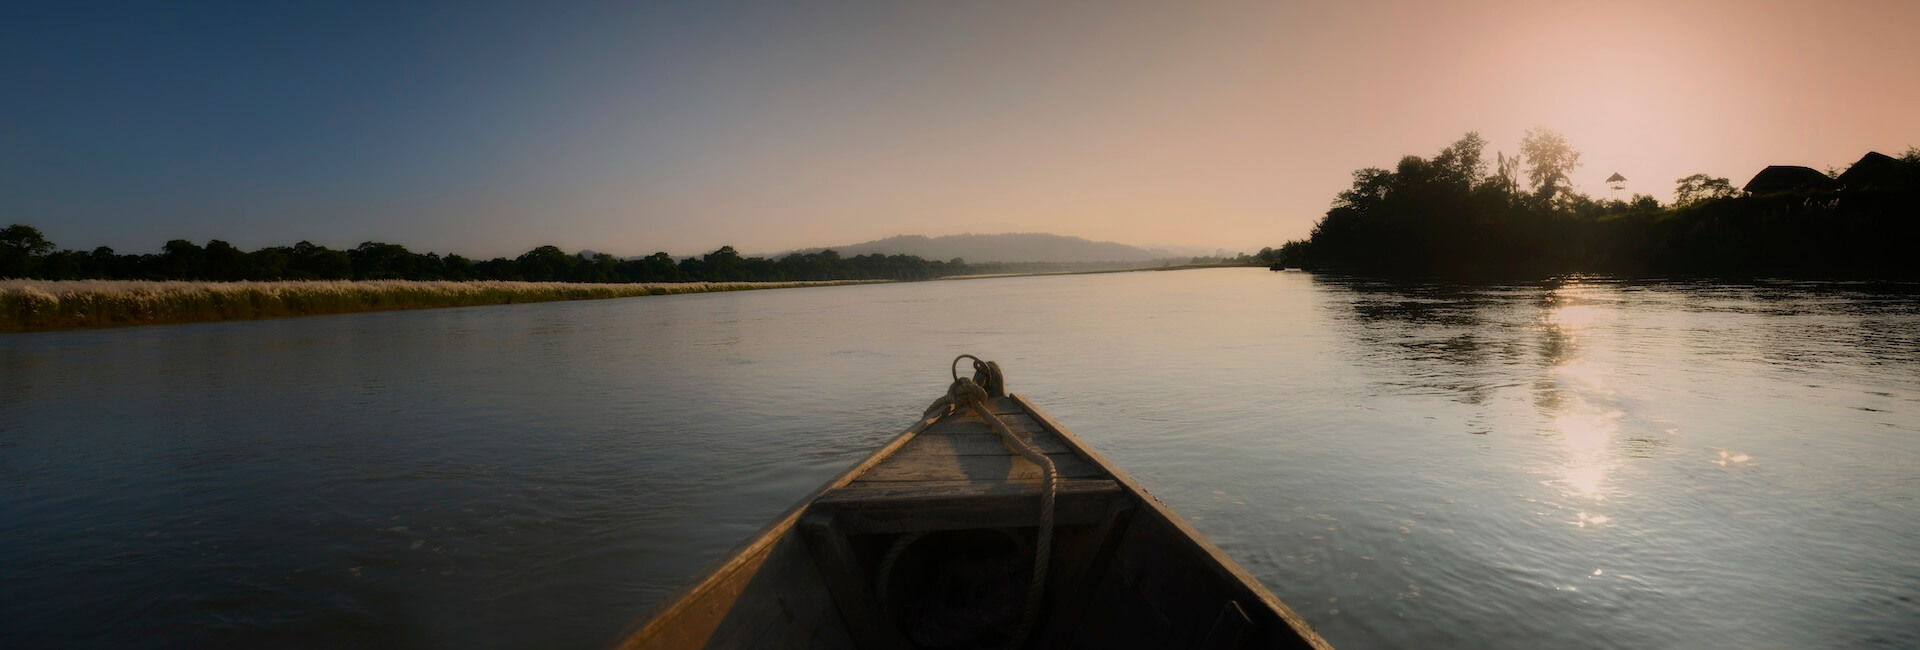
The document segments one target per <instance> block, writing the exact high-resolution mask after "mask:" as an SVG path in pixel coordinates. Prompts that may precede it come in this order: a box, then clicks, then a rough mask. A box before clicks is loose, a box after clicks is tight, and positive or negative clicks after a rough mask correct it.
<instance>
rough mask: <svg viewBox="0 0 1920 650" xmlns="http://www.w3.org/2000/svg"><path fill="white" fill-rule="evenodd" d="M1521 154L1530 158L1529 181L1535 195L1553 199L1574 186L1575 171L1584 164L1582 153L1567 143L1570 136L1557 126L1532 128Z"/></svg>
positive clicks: (1528, 160)
mask: <svg viewBox="0 0 1920 650" xmlns="http://www.w3.org/2000/svg"><path fill="white" fill-rule="evenodd" d="M1520 155H1521V156H1524V157H1525V158H1526V161H1527V182H1528V183H1529V184H1531V185H1532V186H1533V193H1534V196H1537V197H1540V199H1541V200H1543V201H1552V200H1553V198H1554V197H1555V196H1557V195H1559V194H1560V193H1561V192H1562V191H1563V190H1568V189H1572V187H1573V185H1572V181H1571V180H1570V179H1571V178H1572V176H1573V170H1574V168H1576V167H1579V166H1580V152H1578V151H1575V150H1574V149H1573V145H1569V144H1567V139H1566V137H1564V136H1562V135H1560V133H1559V132H1558V131H1554V130H1553V129H1546V128H1540V129H1529V130H1528V131H1527V134H1526V136H1525V137H1523V138H1521V139H1520Z"/></svg>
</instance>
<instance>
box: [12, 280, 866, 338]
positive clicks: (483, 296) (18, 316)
mask: <svg viewBox="0 0 1920 650" xmlns="http://www.w3.org/2000/svg"><path fill="white" fill-rule="evenodd" d="M831 284H852V283H850V282H678V283H658V284H654V283H641V284H585V283H566V282H502V281H479V282H434V281H414V280H366V281H359V282H353V281H345V280H320V281H289V282H178V281H165V282H149V281H144V280H0V332H31V331H39V330H55V329H72V328H83V327H116V326H122V325H147V324H155V323H187V322H194V321H215V320H239V319H249V318H275V317H281V316H310V315H315V314H340V313H347V312H359V311H382V310H388V309H424V308H431V307H467V306H473V305H500V304H510V303H516V302H546V301H552V300H595V299H600V298H625V297H629V296H658V295H665V294H674V293H703V292H708V291H739V290H744V289H775V288H786V287H799V286H818V285H831Z"/></svg>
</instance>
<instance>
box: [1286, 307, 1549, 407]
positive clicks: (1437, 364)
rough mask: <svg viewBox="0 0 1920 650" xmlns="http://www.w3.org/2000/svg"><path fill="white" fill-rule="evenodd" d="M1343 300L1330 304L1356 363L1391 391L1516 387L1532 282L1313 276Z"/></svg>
mask: <svg viewBox="0 0 1920 650" xmlns="http://www.w3.org/2000/svg"><path fill="white" fill-rule="evenodd" d="M1313 281H1314V283H1315V285H1316V286H1318V287H1319V288H1321V289H1322V290H1325V291H1327V292H1328V293H1329V294H1331V295H1335V296H1346V297H1347V298H1349V300H1347V301H1344V302H1342V301H1337V300H1336V301H1332V302H1329V303H1327V305H1328V308H1329V309H1330V310H1331V311H1332V313H1333V315H1334V316H1335V320H1336V322H1343V321H1344V322H1346V323H1348V324H1350V325H1349V326H1344V327H1339V328H1338V329H1339V330H1340V331H1341V332H1343V333H1345V334H1348V335H1350V336H1352V337H1353V338H1354V339H1355V341H1356V342H1357V343H1358V345H1356V346H1355V349H1356V350H1357V351H1358V353H1359V354H1360V361H1361V362H1362V363H1364V364H1365V365H1370V366H1374V367H1377V368H1379V369H1380V370H1382V371H1383V372H1384V373H1385V374H1387V375H1388V376H1390V377H1393V379H1389V380H1385V381H1382V382H1380V383H1381V384H1382V385H1384V386H1387V387H1389V388H1390V389H1392V390H1394V391H1395V392H1411V393H1416V394H1418V393H1429V394H1432V393H1443V394H1448V395H1451V396H1453V398H1454V399H1456V400H1458V401H1461V402H1464V403H1467V404H1481V403H1484V402H1486V400H1487V399H1489V398H1491V397H1492V395H1493V393H1494V392H1495V391H1497V390H1498V389H1500V388H1505V387H1509V386H1511V385H1513V384H1512V383H1511V381H1512V378H1511V375H1512V373H1511V371H1510V370H1509V368H1510V367H1512V366H1516V365H1525V363H1526V362H1525V360H1526V358H1527V357H1528V356H1529V355H1528V354H1527V349H1526V348H1527V345H1526V343H1525V337H1524V335H1523V333H1522V332H1521V331H1519V330H1523V329H1525V328H1526V327H1527V324H1526V323H1525V322H1524V321H1523V319H1521V318H1520V317H1519V310H1520V309H1523V308H1524V306H1525V305H1527V304H1528V302H1529V300H1530V299H1535V298H1537V296H1538V295H1539V289H1538V288H1537V287H1531V286H1524V285H1522V286H1472V285H1455V284H1438V283H1418V282H1389V281H1381V280H1368V279H1359V278H1343V277H1336V276H1321V275H1316V276H1314V280H1313Z"/></svg>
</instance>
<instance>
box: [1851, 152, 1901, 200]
mask: <svg viewBox="0 0 1920 650" xmlns="http://www.w3.org/2000/svg"><path fill="white" fill-rule="evenodd" d="M1904 167H1905V165H1902V164H1901V163H1900V161H1899V160H1895V159H1894V157H1893V156H1889V155H1887V154H1883V153H1880V152H1878V151H1869V152H1867V155H1865V156H1861V157H1860V162H1856V163H1854V164H1853V166H1852V167H1848V168H1847V171H1846V172H1845V173H1842V174H1840V178H1838V179H1836V180H1838V181H1840V186H1841V187H1843V188H1846V189H1848V190H1856V191H1857V190H1865V189H1873V188H1890V187H1892V186H1894V185H1897V184H1899V183H1900V182H1901V181H1902V180H1905V179H1903V178H1902V177H1903V176H1907V175H1909V174H1908V172H1907V170H1906V169H1904Z"/></svg>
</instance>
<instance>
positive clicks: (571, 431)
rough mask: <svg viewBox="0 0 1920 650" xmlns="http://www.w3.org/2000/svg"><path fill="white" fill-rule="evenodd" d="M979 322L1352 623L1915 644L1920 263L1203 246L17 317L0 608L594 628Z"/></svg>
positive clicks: (275, 627)
mask: <svg viewBox="0 0 1920 650" xmlns="http://www.w3.org/2000/svg"><path fill="white" fill-rule="evenodd" d="M961 352H971V353H975V354H978V355H980V356H982V357H985V358H989V359H996V360H999V361H1000V362H1001V363H1002V364H1003V365H1005V366H1006V368H1007V371H1008V376H1009V383H1010V384H1011V386H1012V388H1013V390H1014V391H1015V392H1019V393H1023V394H1025V395H1027V396H1029V397H1030V398H1032V399H1034V400H1035V401H1036V402H1038V403H1039V404H1040V405H1041V406H1042V407H1044V408H1046V409H1048V410H1049V411H1050V412H1051V413H1052V414H1053V415H1054V416H1056V417H1057V418H1059V419H1060V420H1061V421H1063V422H1065V423H1067V425H1068V426H1070V427H1072V428H1073V429H1074V430H1075V431H1076V432H1077V433H1079V434H1080V435H1081V436H1082V437H1084V438H1086V439H1087V440H1088V441H1089V442H1091V443H1092V444H1094V445H1095V446H1097V447H1098V448H1100V449H1101V450H1102V451H1103V452H1104V453H1106V454H1107V455H1108V456H1109V457H1111V458H1112V459H1113V460H1114V461H1115V462H1117V463H1119V464H1120V465H1122V466H1123V467H1124V468H1125V469H1126V470H1127V471H1129V472H1130V473H1132V474H1133V475H1134V476H1135V477H1136V478H1137V479H1139V480H1140V481H1141V482H1142V483H1144V484H1145V486H1146V487H1147V488H1148V489H1149V490H1151V491H1153V493H1154V494H1155V495H1157V496H1159V497H1160V498H1161V499H1162V500H1164V501H1166V502H1167V503H1168V504H1169V505H1171V506H1172V507H1173V508H1174V509H1175V510H1177V511H1179V512H1181V513H1182V514H1183V515H1185V516H1186V517H1187V518H1189V519H1190V520H1191V521H1192V522H1193V523H1194V524H1195V525H1196V526H1197V527H1198V528H1200V529H1201V530H1202V531H1203V532H1204V533H1206V534H1207V535H1209V536H1210V537H1211V538H1212V539H1213V540H1214V541H1215V542H1216V543H1218V544H1219V545H1220V546H1221V547H1223V548H1224V549H1225V550H1226V551H1227V552H1228V553H1230V554H1231V555H1233V556H1235V557H1236V558H1238V559H1239V561H1240V562H1241V563H1242V564H1244V565H1245V566H1246V567H1247V568H1248V569H1249V570H1251V571H1252V572H1253V573H1254V574H1255V575H1257V576H1259V577H1260V579H1261V580H1262V581H1264V582H1265V583H1266V584H1267V585H1268V586H1269V587H1271V588H1272V589H1273V590H1274V591H1275V592H1276V593H1278V594H1279V595H1280V596H1281V598H1283V599H1284V600H1285V601H1286V602H1287V603H1289V604H1290V605H1291V606H1292V607H1293V608H1294V609H1296V610H1297V611H1299V612H1300V613H1301V614H1302V615H1304V616H1305V617H1306V618H1307V619H1308V620H1309V621H1311V622H1312V623H1313V624H1314V626H1315V627H1317V628H1318V629H1320V630H1321V631H1322V632H1323V633H1324V634H1325V635H1326V636H1327V638H1328V639H1329V640H1331V641H1332V642H1333V643H1334V644H1335V645H1337V646H1342V647H1349V648H1366V647H1461V648H1539V647H1555V648H1629V647H1661V648H1723V647H1777V648H1799V647H1889V648H1895V647H1902V648H1911V647H1916V646H1920V603H1916V599H1920V512H1917V511H1916V510H1920V508H1916V497H1920V291H1916V290H1915V289H1914V288H1913V287H1910V286H1909V287H1897V286H1896V287H1887V286H1884V285H1847V284H1762V285H1718V284H1697V283H1647V282H1638V283H1624V282H1613V281H1605V280H1584V281H1568V282H1563V283H1553V284H1543V285H1522V286H1503V287H1474V288H1463V287H1446V286H1427V285H1406V284H1386V283H1376V282H1366V281H1356V280H1344V279H1337V278H1328V277H1324V276H1320V277H1316V276H1311V275H1307V274H1302V273H1292V272H1289V273H1270V272H1267V271H1262V270H1251V269H1221V270H1205V271H1182V272H1172V273H1127V274H1112V275H1088V276H1063V277H1031V278H1005V279H991V280H972V281H965V282H934V283H916V284H901V285H873V286H854V287H832V288H815V289H791V290H780V291H759V292H746V293H724V294H704V295H686V296H661V297H649V298H638V299H627V300H611V301H599V302H582V303H547V304H536V305H514V306H502V307H483V308H472V309H446V310H433V311H417V312H393V313H377V314H353V315H344V316H328V317H314V318H303V319H288V320H273V321H256V322H240V323H215V324H201V325H185V326H167V327H143V328H132V329H118V330H99V331H84V332H63V333H48V334H31V335H7V336H0V576H4V579H3V580H0V621H3V622H4V623H0V647H8V648H28V647H106V646H112V647H116V648H124V647H134V648H141V647H263V646H264V647H446V646H456V645H459V646H478V647H503V648H515V647H542V648H544V647H594V646H601V645H605V644H607V643H610V642H612V641H614V640H616V639H618V638H619V636H620V633H621V632H622V631H623V629H624V628H626V627H627V626H628V625H629V624H631V623H632V622H633V621H634V620H635V619H637V618H638V617H640V616H641V615H643V614H644V613H645V612H646V611H647V610H648V609H649V607H651V606H653V605H655V604H657V603H659V602H660V601H661V600H662V599H663V598H665V597H666V596H667V595H668V594H669V593H671V592H672V591H673V590H674V589H676V588H678V587H679V586H681V585H682V584H683V583H685V582H686V581H688V580H690V579H692V578H693V577H695V576H696V574H697V573H698V572H699V571H700V569H701V568H702V567H703V566H704V565H706V564H707V563H709V562H711V561H713V560H715V559H717V558H719V557H721V556H722V555H723V554H724V553H725V552H726V551H727V550H729V549H730V548H731V547H732V546H733V545H735V544H737V543H739V542H741V541H743V540H744V539H746V538H747V536H749V535H750V534H752V533H753V532H754V531H755V530H756V529H758V528H759V527H760V526H761V525H762V524H764V523H765V522H766V521H767V520H768V519H769V518H770V517H772V516H773V515H775V514H777V513H779V512H780V511H782V510H784V509H786V508H787V507H788V506H790V505H792V503H793V502H794V500H796V499H798V498H800V497H801V496H803V495H804V494H806V493H807V492H808V491H809V490H811V489H812V488H813V487H815V486H817V485H818V484H819V483H820V482H822V481H824V480H826V479H827V478H829V477H831V476H832V475H833V474H835V473H837V472H838V471H839V470H840V469H842V468H844V467H845V466H846V465H848V464H850V463H852V462H853V461H855V460H857V459H859V458H861V457H863V456H864V455H865V454H867V453H868V452H869V451H870V450H871V449H872V448H873V447H874V446H875V445H877V444H879V443H880V442H882V441H883V440H885V439H887V438H888V437H890V436H892V435H894V434H896V433H897V432H898V431H899V430H901V429H903V428H905V427H906V426H907V425H909V424H911V423H912V422H913V420H914V419H915V417H916V415H917V413H918V412H919V410H920V409H921V408H923V407H924V406H925V405H926V403H927V402H929V401H931V400H932V399H933V398H934V397H936V396H937V395H938V394H939V393H940V392H941V391H942V390H943V389H944V388H945V384H946V380H947V375H946V373H947V370H946V368H947V362H948V360H950V359H951V358H952V357H953V356H954V355H955V354H958V353H961Z"/></svg>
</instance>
